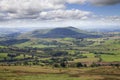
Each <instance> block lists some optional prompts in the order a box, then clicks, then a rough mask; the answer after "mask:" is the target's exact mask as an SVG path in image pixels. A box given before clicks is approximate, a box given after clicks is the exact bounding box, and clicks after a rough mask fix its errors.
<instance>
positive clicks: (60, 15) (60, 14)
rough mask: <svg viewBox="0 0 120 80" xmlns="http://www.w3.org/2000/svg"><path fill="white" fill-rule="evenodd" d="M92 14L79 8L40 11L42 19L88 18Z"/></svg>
mask: <svg viewBox="0 0 120 80" xmlns="http://www.w3.org/2000/svg"><path fill="white" fill-rule="evenodd" d="M90 15H91V12H88V11H81V10H78V9H72V10H53V11H47V12H41V13H40V19H42V20H55V19H57V20H66V19H69V20H75V19H79V20H80V19H87V17H89V16H90Z"/></svg>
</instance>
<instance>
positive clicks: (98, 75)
mask: <svg viewBox="0 0 120 80" xmlns="http://www.w3.org/2000/svg"><path fill="white" fill-rule="evenodd" d="M108 74H109V75H108ZM119 75H120V69H117V68H113V67H96V68H65V69H64V68H51V67H40V66H31V67H30V66H0V80H119V79H120V77H119Z"/></svg>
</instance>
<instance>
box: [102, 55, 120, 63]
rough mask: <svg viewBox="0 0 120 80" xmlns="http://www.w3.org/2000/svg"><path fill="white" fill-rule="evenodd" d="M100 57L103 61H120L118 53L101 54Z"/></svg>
mask: <svg viewBox="0 0 120 80" xmlns="http://www.w3.org/2000/svg"><path fill="white" fill-rule="evenodd" d="M101 58H102V60H103V61H104V62H114V61H120V55H107V54H102V55H101Z"/></svg>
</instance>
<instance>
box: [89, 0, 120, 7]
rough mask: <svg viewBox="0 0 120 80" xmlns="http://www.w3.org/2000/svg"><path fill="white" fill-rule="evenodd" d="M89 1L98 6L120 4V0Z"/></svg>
mask: <svg viewBox="0 0 120 80" xmlns="http://www.w3.org/2000/svg"><path fill="white" fill-rule="evenodd" d="M88 1H89V2H91V3H92V4H94V5H97V6H104V5H114V4H120V0H88Z"/></svg>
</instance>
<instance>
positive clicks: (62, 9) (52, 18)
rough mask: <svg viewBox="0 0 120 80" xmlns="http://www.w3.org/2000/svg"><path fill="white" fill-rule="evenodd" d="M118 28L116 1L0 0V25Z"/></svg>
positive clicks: (119, 4) (118, 5) (118, 2)
mask: <svg viewBox="0 0 120 80" xmlns="http://www.w3.org/2000/svg"><path fill="white" fill-rule="evenodd" d="M66 26H73V27H78V28H110V27H116V28H120V0H0V27H10V28H16V27H39V28H51V27H66Z"/></svg>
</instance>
